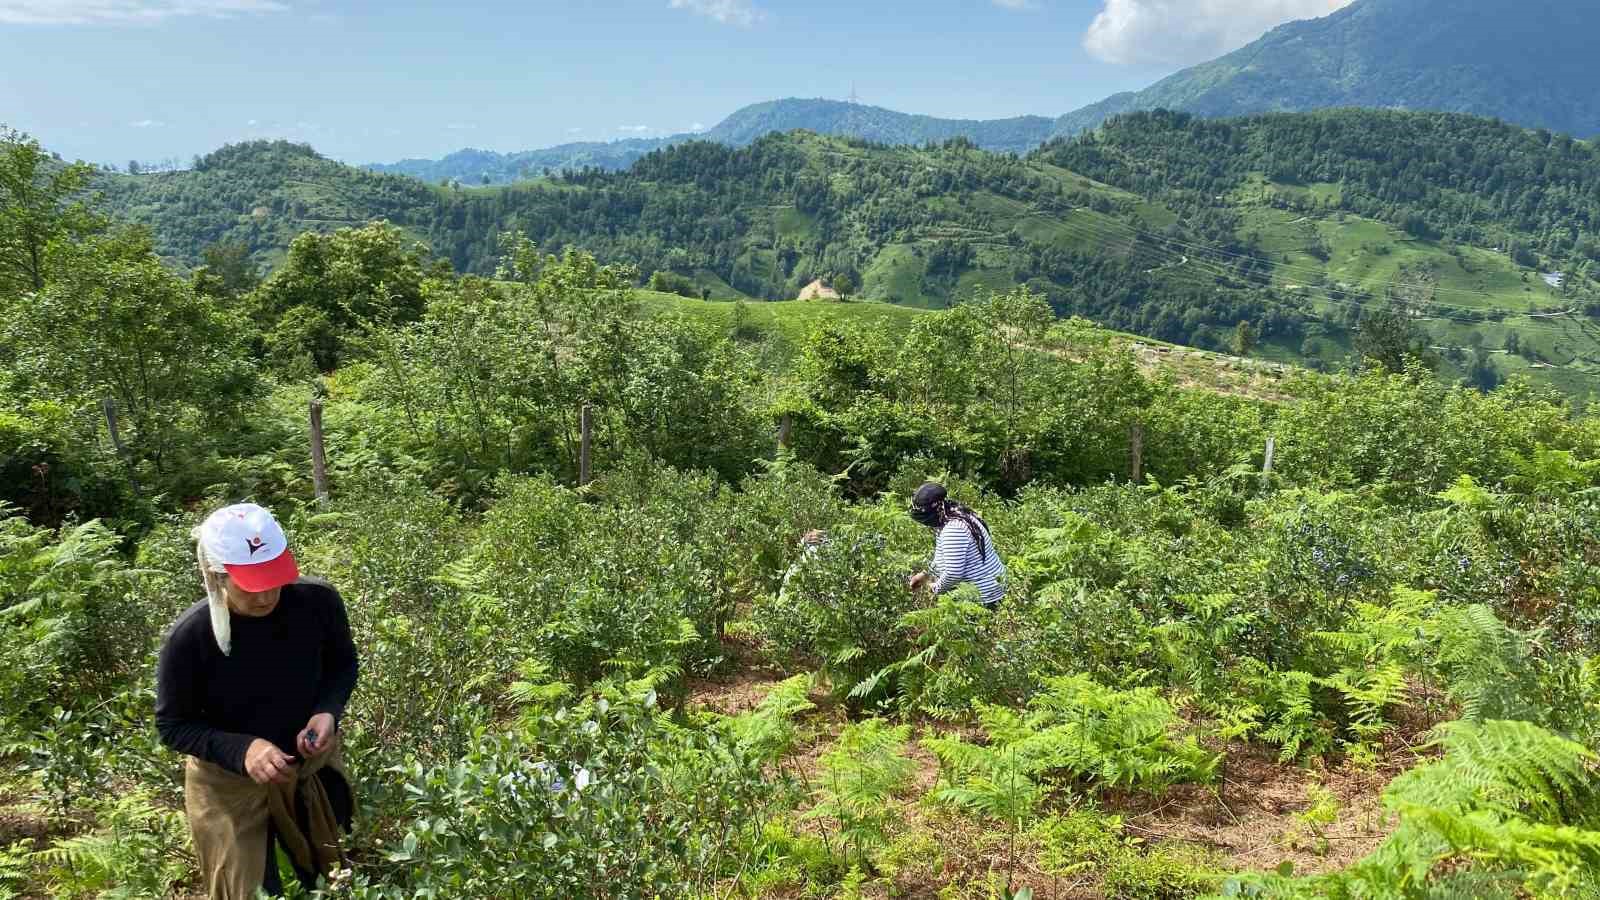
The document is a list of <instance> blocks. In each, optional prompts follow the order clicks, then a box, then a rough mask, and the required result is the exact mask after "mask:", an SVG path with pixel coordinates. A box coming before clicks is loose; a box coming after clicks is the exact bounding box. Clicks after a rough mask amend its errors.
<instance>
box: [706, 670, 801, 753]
mask: <svg viewBox="0 0 1600 900" xmlns="http://www.w3.org/2000/svg"><path fill="white" fill-rule="evenodd" d="M815 684H816V679H815V678H814V677H813V676H811V675H796V676H794V677H793V678H790V679H788V680H786V681H781V682H779V683H778V684H777V685H776V686H774V687H773V688H772V690H771V691H770V692H768V694H767V696H766V697H764V698H762V700H761V703H760V704H759V705H757V706H756V708H755V709H752V710H750V711H749V712H746V713H742V714H740V715H737V716H729V717H727V718H724V719H723V720H721V722H719V723H718V727H719V728H720V729H721V730H722V732H723V733H724V734H725V735H727V736H728V737H729V738H731V739H732V742H733V745H734V746H735V747H736V748H737V749H738V751H739V752H740V753H741V754H743V755H744V756H745V757H746V758H748V759H752V760H755V761H756V762H757V763H759V764H761V765H771V764H773V763H776V762H778V761H779V760H781V759H783V758H784V757H785V756H788V755H789V753H790V752H791V751H793V750H794V747H795V744H796V743H797V742H798V741H799V738H800V729H799V726H798V725H796V724H795V719H796V717H798V716H800V715H801V714H803V713H806V712H809V711H811V710H812V709H814V708H815V706H814V704H812V702H811V700H810V699H809V698H808V695H809V694H810V693H811V689H812V688H813V687H814V686H815Z"/></svg>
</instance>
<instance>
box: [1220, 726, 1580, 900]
mask: <svg viewBox="0 0 1600 900" xmlns="http://www.w3.org/2000/svg"><path fill="white" fill-rule="evenodd" d="M1430 746H1433V747H1437V748H1440V749H1442V750H1443V751H1444V754H1443V756H1442V757H1441V758H1439V759H1438V760H1435V761H1433V762H1430V763H1425V764H1423V765H1421V766H1418V767H1417V768H1415V769H1412V770H1411V771H1409V772H1406V773H1405V774H1403V775H1401V776H1399V777H1398V778H1396V779H1395V780H1394V781H1393V782H1391V783H1390V785H1389V787H1388V788H1387V789H1386V790H1385V791H1384V794H1383V801H1384V805H1385V806H1386V807H1387V808H1388V809H1390V810H1391V811H1393V812H1394V813H1396V814H1398V816H1399V825H1398V827H1397V828H1396V829H1395V831H1394V832H1393V834H1391V835H1390V836H1389V837H1388V839H1386V840H1385V841H1384V842H1383V844H1381V845H1380V846H1379V847H1378V849H1377V850H1375V851H1374V852H1373V853H1372V854H1371V855H1370V856H1368V857H1367V858H1365V859H1363V860H1361V861H1360V862H1358V863H1356V864H1355V865H1353V866H1351V867H1350V868H1349V869H1347V870H1345V871H1343V872H1339V873H1336V874H1334V875H1329V876H1319V877H1312V878H1299V879H1291V878H1266V879H1263V880H1262V881H1261V882H1260V883H1258V884H1256V885H1254V886H1253V887H1250V890H1251V891H1253V892H1256V893H1258V894H1260V895H1263V896H1271V897H1296V898H1298V897H1311V896H1319V897H1334V898H1362V900H1433V898H1438V897H1506V898H1511V897H1525V896H1535V897H1569V896H1570V897H1585V896H1594V894H1595V892H1596V891H1600V786H1597V783H1596V779H1595V776H1594V770H1595V766H1596V764H1597V763H1600V756H1597V755H1596V754H1595V753H1594V752H1593V751H1590V750H1588V749H1587V748H1585V747H1583V746H1582V745H1581V744H1578V743H1576V742H1574V741H1571V740H1568V739H1566V738H1563V737H1561V736H1559V735H1556V734H1553V733H1551V732H1549V731H1546V730H1545V729H1543V728H1540V727H1539V726H1537V725H1534V724H1531V723H1528V722H1517V721H1506V720H1489V721H1485V722H1468V721H1458V722H1451V723H1447V724H1445V725H1442V726H1440V727H1439V728H1438V729H1437V731H1436V733H1435V738H1434V740H1433V741H1432V743H1431V745H1430ZM1238 887H1239V891H1236V893H1238V892H1240V891H1242V890H1243V889H1244V887H1246V886H1243V885H1240V886H1238Z"/></svg>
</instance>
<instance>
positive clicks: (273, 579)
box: [223, 550, 300, 594]
mask: <svg viewBox="0 0 1600 900" xmlns="http://www.w3.org/2000/svg"><path fill="white" fill-rule="evenodd" d="M223 568H224V569H227V570H228V577H229V578H232V579H233V583H234V584H237V585H238V586H239V587H241V588H244V589H245V590H247V591H249V592H250V593H252V594H259V593H261V592H262V591H270V590H272V589H273V588H280V587H283V586H284V585H286V584H289V583H291V582H293V581H294V580H295V579H296V578H299V577H300V567H299V566H297V565H295V562H294V554H292V553H290V552H289V551H287V550H285V551H283V552H282V553H280V554H278V555H277V556H276V557H274V558H272V559H269V560H267V561H266V562H259V563H251V564H249V565H247V566H230V565H224V566H223Z"/></svg>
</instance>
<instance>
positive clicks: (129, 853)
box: [34, 790, 191, 900]
mask: <svg viewBox="0 0 1600 900" xmlns="http://www.w3.org/2000/svg"><path fill="white" fill-rule="evenodd" d="M96 812H97V813H98V817H97V818H98V821H99V826H98V827H97V828H95V829H94V830H93V831H91V832H89V833H87V834H80V835H76V836H74V837H70V838H66V839H64V840H61V841H58V842H56V843H55V844H54V845H52V846H50V847H48V848H46V849H44V850H40V851H38V852H37V853H36V854H34V856H35V858H36V859H37V860H38V861H39V862H41V863H43V864H44V865H45V866H46V867H47V868H48V869H49V871H50V877H51V881H52V888H53V889H54V890H55V891H56V892H57V893H58V894H59V895H64V896H83V895H92V896H95V897H97V898H100V900H136V898H143V897H165V896H167V895H168V894H169V893H170V892H171V890H172V886H173V885H175V884H178V883H179V882H181V881H183V879H184V878H186V877H187V876H188V874H189V870H190V864H191V863H190V859H189V854H188V830H187V828H186V827H185V826H184V823H183V817H182V816H181V815H180V814H178V813H177V812H175V811H173V810H171V809H167V808H164V807H162V806H159V805H157V804H156V803H155V801H154V799H153V798H152V796H151V795H150V794H149V793H148V792H146V791H144V790H135V791H133V792H131V793H129V794H127V795H125V796H123V797H120V798H118V799H116V800H113V801H110V802H108V803H106V804H104V805H102V807H101V808H100V809H98V810H97V811H96Z"/></svg>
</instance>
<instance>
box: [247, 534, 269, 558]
mask: <svg viewBox="0 0 1600 900" xmlns="http://www.w3.org/2000/svg"><path fill="white" fill-rule="evenodd" d="M264 543H266V542H265V541H263V540H261V536H260V535H257V536H255V537H253V538H249V539H248V540H246V541H245V542H244V544H245V546H246V547H249V548H250V555H251V556H255V555H256V551H257V550H260V549H261V545H262V544H264Z"/></svg>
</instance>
